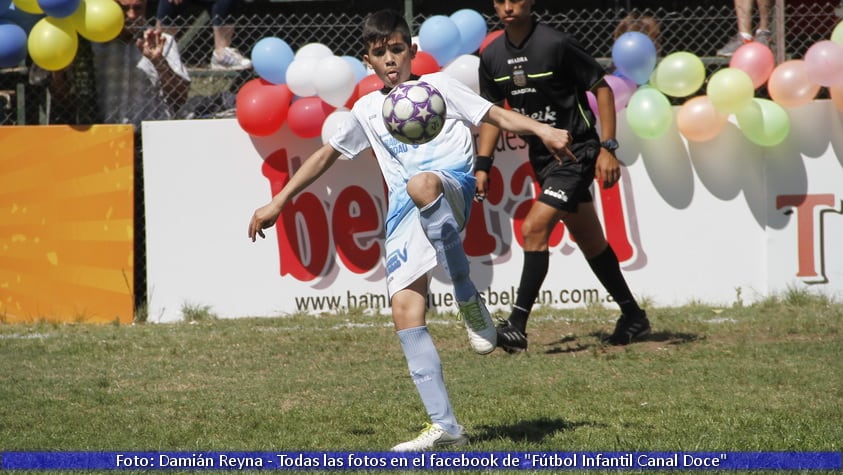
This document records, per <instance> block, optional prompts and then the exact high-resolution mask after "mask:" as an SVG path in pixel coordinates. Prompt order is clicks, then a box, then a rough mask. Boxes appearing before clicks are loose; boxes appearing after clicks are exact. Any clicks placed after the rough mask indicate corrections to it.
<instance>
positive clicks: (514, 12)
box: [494, 0, 533, 25]
mask: <svg viewBox="0 0 843 475" xmlns="http://www.w3.org/2000/svg"><path fill="white" fill-rule="evenodd" d="M494 5H495V15H497V16H498V18H499V19H500V20H501V21H502V22H504V24H506V25H508V24H510V23H521V22H525V21H529V19H530V17H531V15H532V11H533V0H494Z"/></svg>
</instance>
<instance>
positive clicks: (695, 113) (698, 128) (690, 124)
mask: <svg viewBox="0 0 843 475" xmlns="http://www.w3.org/2000/svg"><path fill="white" fill-rule="evenodd" d="M726 122H728V116H727V115H725V114H723V113H721V112H719V111H718V110H717V109H715V108H714V105H713V104H712V103H711V100H710V99H709V98H708V96H697V97H694V98H693V99H689V100H688V101H686V102H685V103H684V104H682V107H680V108H679V112H677V114H676V126H677V127H678V128H679V132H681V133H682V135H683V136H684V137H685V138H686V139H688V140H691V141H694V142H705V141H707V140H711V139H713V138H714V137H717V135H718V134H720V132H721V131H722V130H723V127H724V126H725V125H726Z"/></svg>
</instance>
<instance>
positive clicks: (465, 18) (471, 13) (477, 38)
mask: <svg viewBox="0 0 843 475" xmlns="http://www.w3.org/2000/svg"><path fill="white" fill-rule="evenodd" d="M451 21H453V22H454V24H455V25H457V29H458V30H459V32H460V49H459V54H458V55H457V56H461V55H464V54H471V53H474V52H475V51H477V50H478V49H479V48H480V44H482V43H483V40H484V39H486V34H487V33H488V32H487V27H486V19H485V18H483V15H481V14H480V13H478V12H477V11H475V10H472V9H470V8H463V9H462V10H457V11H455V12H454V13H452V14H451Z"/></svg>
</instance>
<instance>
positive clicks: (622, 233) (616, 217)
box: [594, 180, 635, 262]
mask: <svg viewBox="0 0 843 475" xmlns="http://www.w3.org/2000/svg"><path fill="white" fill-rule="evenodd" d="M618 183H620V182H618ZM618 183H615V184H614V185H612V186H611V187H610V188H604V187H603V186H602V184H601V183H600V182H599V180H595V181H594V187H595V188H597V189H599V190H600V207H601V208H602V209H603V227H604V228H605V229H606V240H607V241H609V244H611V246H612V250H613V251H615V254H616V255H617V256H618V261H620V262H626V261H628V260H630V259H632V258H633V256H634V255H635V252H634V249H633V246H632V242H631V240H630V239H629V231H628V229H627V225H626V212H625V209H624V206H623V200H621V187H620V185H619V184H618Z"/></svg>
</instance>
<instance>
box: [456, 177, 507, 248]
mask: <svg viewBox="0 0 843 475" xmlns="http://www.w3.org/2000/svg"><path fill="white" fill-rule="evenodd" d="M487 189H488V192H487V193H486V199H485V200H484V202H485V203H489V204H491V205H499V204H500V203H501V201H503V196H504V195H503V191H504V187H503V177H501V172H500V170H498V169H497V168H496V167H492V169H491V170H489V184H488V188H487ZM496 248H497V239H496V237H495V236H494V235H493V234H492V230H491V229H490V228H489V221H488V219H487V216H486V208H485V207H484V206H483V203H478V202H476V201H474V202H472V203H471V216H470V217H469V219H468V223H466V225H465V238H464V239H463V249H465V253H466V254H467V255H469V256H488V255H489V254H491V253H493V252H495V249H496Z"/></svg>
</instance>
